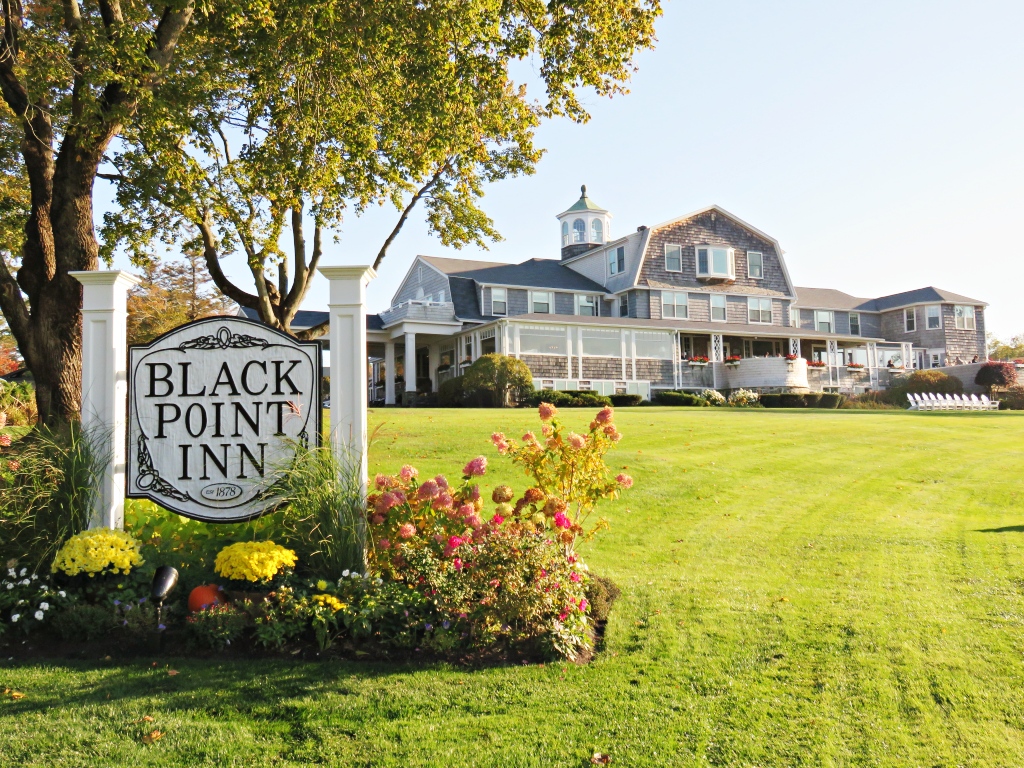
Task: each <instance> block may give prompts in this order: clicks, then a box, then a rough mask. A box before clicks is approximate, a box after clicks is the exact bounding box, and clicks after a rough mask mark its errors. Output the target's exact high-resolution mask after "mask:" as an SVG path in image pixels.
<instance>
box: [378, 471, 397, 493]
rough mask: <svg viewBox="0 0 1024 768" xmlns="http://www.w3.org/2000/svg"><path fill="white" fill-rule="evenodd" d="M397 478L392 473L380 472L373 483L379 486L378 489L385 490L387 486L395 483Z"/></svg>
mask: <svg viewBox="0 0 1024 768" xmlns="http://www.w3.org/2000/svg"><path fill="white" fill-rule="evenodd" d="M394 482H395V480H394V478H393V477H391V476H390V475H385V474H384V473H383V472H378V473H377V476H376V477H375V478H374V479H373V484H374V485H376V486H377V489H378V490H381V491H383V490H384V489H385V488H390V487H391V486H392V485H393V484H394Z"/></svg>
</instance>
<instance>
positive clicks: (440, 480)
mask: <svg viewBox="0 0 1024 768" xmlns="http://www.w3.org/2000/svg"><path fill="white" fill-rule="evenodd" d="M434 482H435V483H437V487H438V488H440V489H442V490H448V478H447V477H445V476H444V475H438V476H437V477H435V478H434Z"/></svg>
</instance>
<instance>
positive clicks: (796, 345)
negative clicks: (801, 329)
mask: <svg viewBox="0 0 1024 768" xmlns="http://www.w3.org/2000/svg"><path fill="white" fill-rule="evenodd" d="M789 354H791V355H796V356H797V357H800V339H790V340H789Z"/></svg>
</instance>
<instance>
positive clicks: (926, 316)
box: [924, 304, 942, 331]
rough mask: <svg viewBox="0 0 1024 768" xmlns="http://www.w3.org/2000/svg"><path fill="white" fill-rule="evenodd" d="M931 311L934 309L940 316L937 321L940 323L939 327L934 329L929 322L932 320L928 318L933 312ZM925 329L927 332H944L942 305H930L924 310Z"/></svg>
mask: <svg viewBox="0 0 1024 768" xmlns="http://www.w3.org/2000/svg"><path fill="white" fill-rule="evenodd" d="M931 309H934V310H936V311H937V312H936V314H937V315H938V317H937V319H938V321H939V324H938V325H937V326H935V327H934V328H932V327H931V326H930V325H929V324H928V321H929V320H930V318H929V316H928V311H929V310H931ZM924 329H925V330H926V331H941V330H942V305H941V304H929V305H927V306H926V307H925V308H924Z"/></svg>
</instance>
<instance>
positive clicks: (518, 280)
mask: <svg viewBox="0 0 1024 768" xmlns="http://www.w3.org/2000/svg"><path fill="white" fill-rule="evenodd" d="M419 258H421V259H423V260H424V261H425V262H427V263H428V264H430V265H431V266H434V267H436V268H437V269H438V270H440V271H442V272H444V273H445V274H446V275H448V277H449V282H451V278H453V277H462V278H467V279H469V280H475V281H476V282H478V283H482V284H484V285H509V286H517V287H521V288H550V289H551V290H555V291H558V290H563V291H593V292H595V293H604V286H603V285H601V284H600V283H595V282H594V281H593V280H591V279H590V278H589V277H584V276H583V275H581V274H580V273H579V272H576V271H575V270H572V269H569V268H568V267H566V266H564V265H563V264H562V262H561V261H559V260H558V259H528V260H526V261H524V262H521V263H519V264H501V263H496V262H488V261H462V260H461V259H441V258H438V257H436V256H420V257H419Z"/></svg>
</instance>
